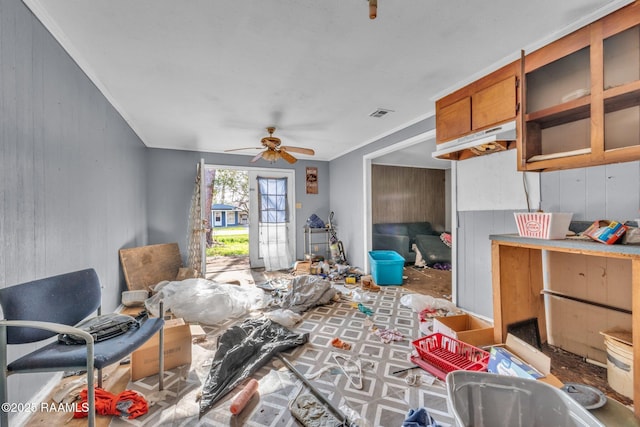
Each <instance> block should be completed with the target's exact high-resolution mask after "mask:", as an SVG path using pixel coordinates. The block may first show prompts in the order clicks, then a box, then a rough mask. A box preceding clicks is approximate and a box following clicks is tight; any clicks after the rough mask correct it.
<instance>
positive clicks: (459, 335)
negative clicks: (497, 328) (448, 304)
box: [433, 314, 494, 347]
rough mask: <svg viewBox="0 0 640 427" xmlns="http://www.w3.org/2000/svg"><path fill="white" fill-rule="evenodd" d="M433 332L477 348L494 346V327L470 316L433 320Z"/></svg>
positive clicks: (436, 318)
mask: <svg viewBox="0 0 640 427" xmlns="http://www.w3.org/2000/svg"><path fill="white" fill-rule="evenodd" d="M433 332H434V333H436V332H440V333H441V334H443V335H446V336H448V337H451V338H455V339H457V340H459V341H462V342H466V343H467V344H471V345H473V346H475V347H482V346H486V345H492V344H494V340H493V325H492V324H491V323H489V322H486V321H484V320H482V319H479V318H477V317H474V316H471V315H470V314H461V315H457V316H444V317H434V318H433Z"/></svg>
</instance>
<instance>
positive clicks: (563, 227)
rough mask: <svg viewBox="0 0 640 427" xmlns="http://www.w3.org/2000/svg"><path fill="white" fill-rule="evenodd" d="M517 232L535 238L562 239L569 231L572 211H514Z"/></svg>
mask: <svg viewBox="0 0 640 427" xmlns="http://www.w3.org/2000/svg"><path fill="white" fill-rule="evenodd" d="M513 215H514V216H515V219H516V225H517V226H518V234H520V236H522V237H534V238H536V239H547V240H552V239H564V238H565V237H567V231H569V224H571V218H572V217H573V214H572V213H562V212H524V213H523V212H514V214H513Z"/></svg>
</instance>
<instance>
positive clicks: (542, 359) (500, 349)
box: [487, 334, 557, 381]
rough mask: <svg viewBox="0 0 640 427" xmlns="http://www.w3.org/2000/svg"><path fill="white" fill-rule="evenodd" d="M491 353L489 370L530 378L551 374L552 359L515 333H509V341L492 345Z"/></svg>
mask: <svg viewBox="0 0 640 427" xmlns="http://www.w3.org/2000/svg"><path fill="white" fill-rule="evenodd" d="M489 353H490V357H489V365H488V366H487V371H489V372H493V373H495V374H500V375H509V376H513V377H521V378H528V379H540V378H544V377H547V376H549V375H550V374H551V359H550V358H549V357H548V356H546V355H545V354H543V353H542V352H541V351H540V350H538V349H536V348H535V347H533V346H531V345H529V344H527V343H526V342H524V341H522V340H521V339H520V338H518V337H516V336H514V335H511V334H508V335H507V342H506V343H505V344H504V345H500V346H493V347H491V351H490V352H489ZM554 378H555V377H554ZM556 381H557V379H556Z"/></svg>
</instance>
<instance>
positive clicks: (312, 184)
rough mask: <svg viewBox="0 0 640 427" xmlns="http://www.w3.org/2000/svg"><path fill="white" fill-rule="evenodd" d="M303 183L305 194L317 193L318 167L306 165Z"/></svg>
mask: <svg viewBox="0 0 640 427" xmlns="http://www.w3.org/2000/svg"><path fill="white" fill-rule="evenodd" d="M305 183H306V188H307V194H318V168H316V167H307V173H306V179H305Z"/></svg>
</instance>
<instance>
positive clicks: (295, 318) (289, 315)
mask: <svg viewBox="0 0 640 427" xmlns="http://www.w3.org/2000/svg"><path fill="white" fill-rule="evenodd" d="M264 315H265V316H266V317H267V319H271V320H272V321H274V322H276V323H279V324H281V325H282V326H284V327H285V328H293V327H294V326H295V325H296V323H298V322H300V321H301V320H302V316H301V315H299V314H297V313H294V312H293V311H291V310H286V309H284V310H283V309H281V308H279V309H277V310H273V311H269V312H267V313H265V314H264Z"/></svg>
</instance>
